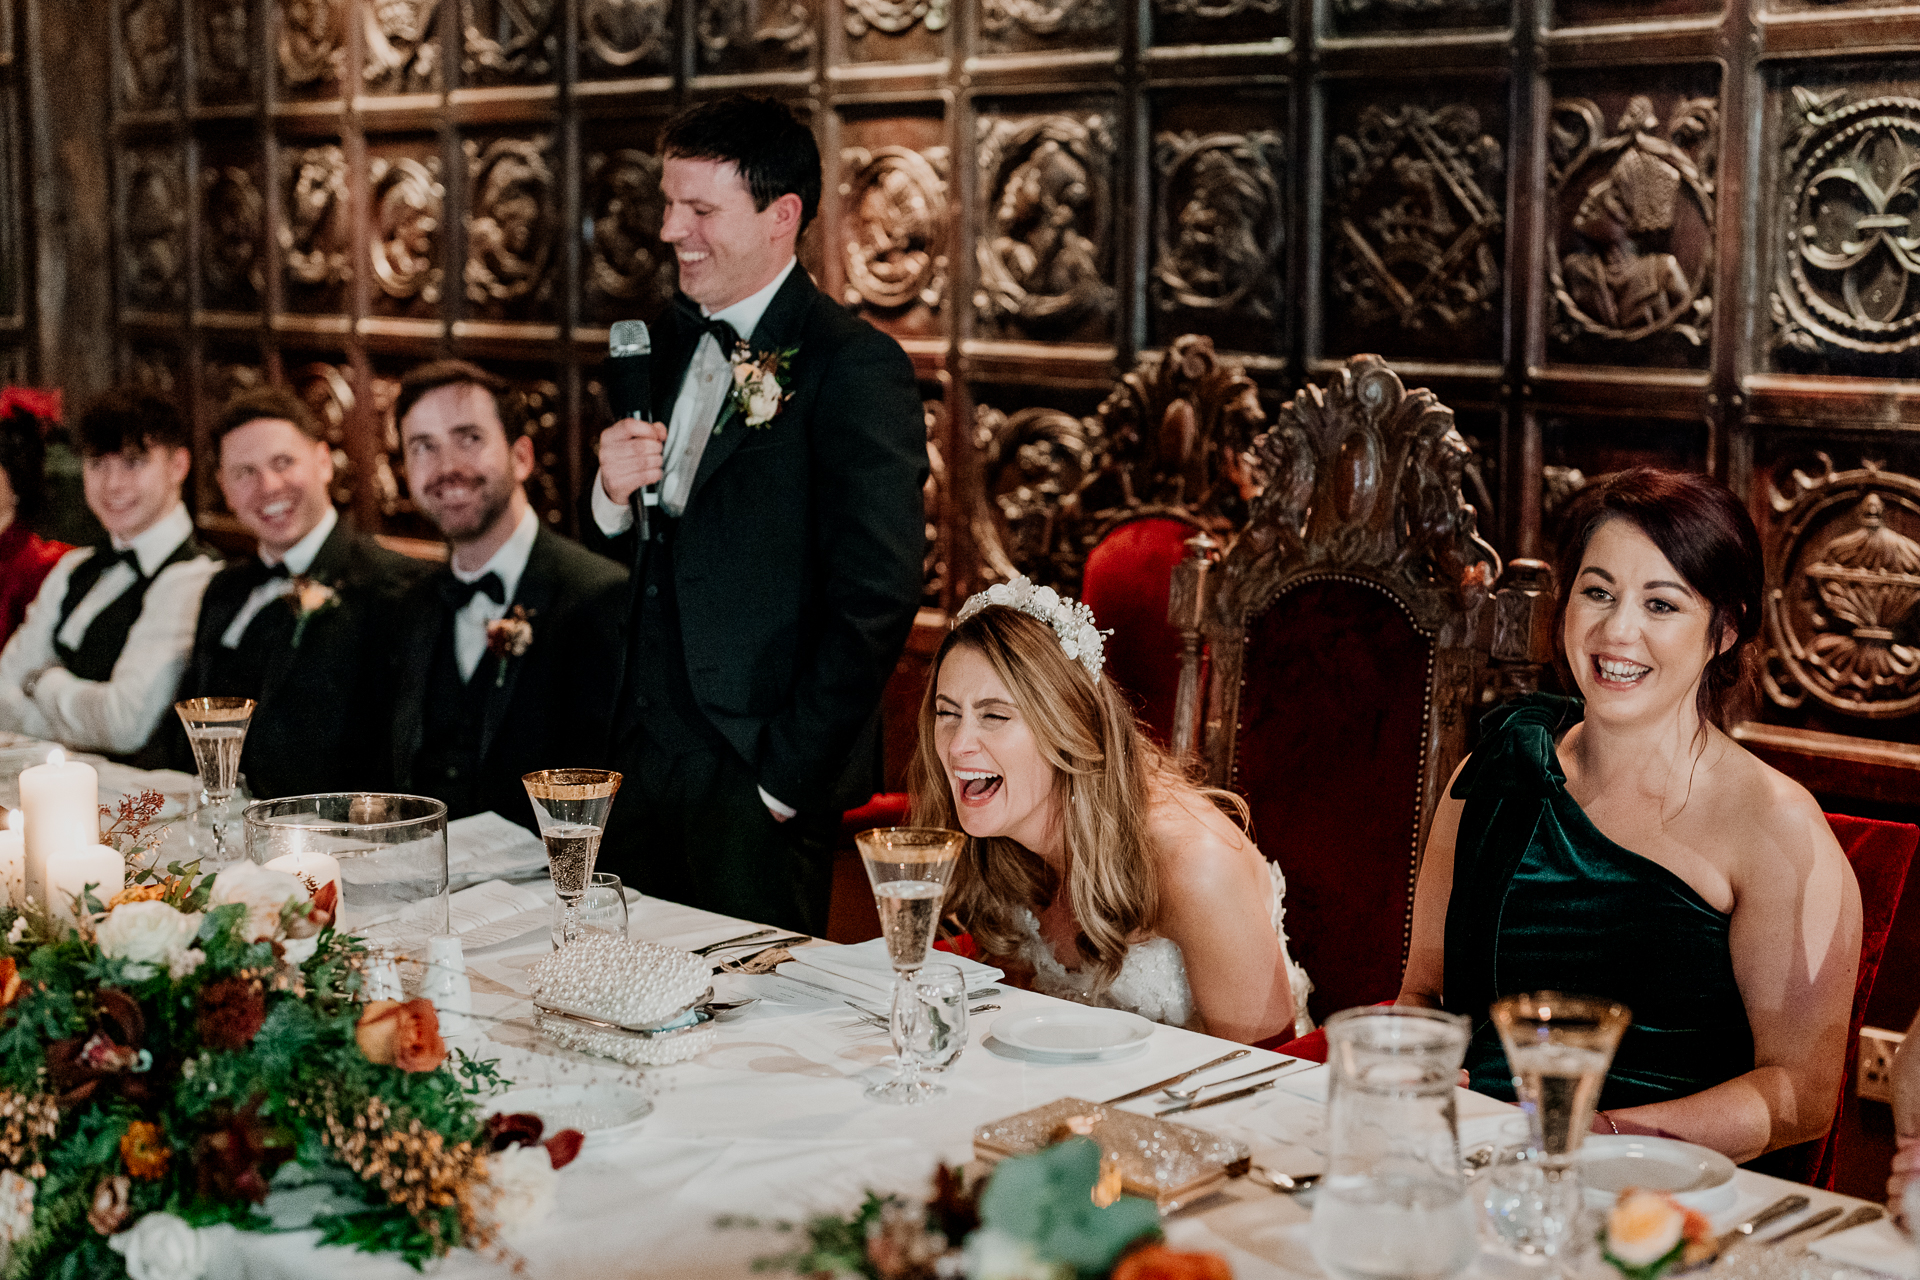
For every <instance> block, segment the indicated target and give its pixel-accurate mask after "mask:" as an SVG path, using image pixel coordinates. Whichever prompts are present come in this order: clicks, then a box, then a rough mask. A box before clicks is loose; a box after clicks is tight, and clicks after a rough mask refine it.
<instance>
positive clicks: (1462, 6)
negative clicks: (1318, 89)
mask: <svg viewBox="0 0 1920 1280" xmlns="http://www.w3.org/2000/svg"><path fill="white" fill-rule="evenodd" d="M1510 10H1511V4H1510V0H1329V4H1328V14H1329V16H1330V17H1331V18H1332V21H1333V29H1334V30H1335V31H1336V32H1338V33H1339V34H1341V35H1372V34H1376V33H1381V32H1388V31H1399V32H1406V33H1407V34H1409V35H1411V34H1413V33H1416V32H1420V31H1432V30H1435V29H1457V28H1470V27H1502V26H1505V25H1506V24H1507V22H1508V21H1509V13H1510Z"/></svg>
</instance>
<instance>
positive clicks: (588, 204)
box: [580, 120, 675, 324]
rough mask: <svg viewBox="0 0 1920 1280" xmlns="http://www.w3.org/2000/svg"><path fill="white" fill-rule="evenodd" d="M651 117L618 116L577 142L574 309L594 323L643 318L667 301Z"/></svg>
mask: <svg viewBox="0 0 1920 1280" xmlns="http://www.w3.org/2000/svg"><path fill="white" fill-rule="evenodd" d="M659 124H660V122H659V121H658V120H655V121H648V122H645V123H636V122H629V121H621V122H620V123H619V124H617V125H614V126H610V127H603V128H600V129H597V130H596V131H595V132H593V133H592V134H591V135H589V138H588V140H587V142H586V144H585V150H586V154H585V157H584V159H583V167H582V177H583V178H584V179H585V186H584V187H583V188H582V189H581V215H582V217H583V219H584V222H583V223H582V227H581V232H582V236H583V243H582V245H581V254H580V263H581V271H582V272H583V273H584V277H585V278H584V279H583V280H582V281H581V289H582V310H583V313H584V314H585V316H586V317H587V318H588V319H590V320H593V321H595V322H597V323H601V324H611V323H613V322H614V321H615V320H621V319H644V320H648V321H651V320H652V319H653V318H654V317H655V316H657V315H659V314H660V312H661V311H662V310H663V309H664V308H665V307H666V305H667V303H668V302H669V301H671V300H672V298H673V288H674V279H675V267H674V262H673V252H672V251H671V250H670V249H668V248H667V246H666V245H664V244H663V243H661V240H660V220H661V218H662V216H663V214H664V212H665V208H666V205H665V201H664V199H663V197H662V196H661V194H660V157H659V156H658V155H656V154H654V151H653V146H654V136H655V135H656V134H657V133H658V130H659Z"/></svg>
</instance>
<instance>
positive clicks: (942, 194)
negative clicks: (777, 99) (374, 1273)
mask: <svg viewBox="0 0 1920 1280" xmlns="http://www.w3.org/2000/svg"><path fill="white" fill-rule="evenodd" d="M840 165H841V172H842V173H844V174H846V175H847V177H846V181H844V182H842V183H841V184H840V191H841V195H842V197H843V198H844V200H845V202H846V228H845V231H844V240H843V250H844V255H845V259H846V272H847V288H846V295H845V297H844V299H843V301H845V302H846V304H847V305H848V306H850V307H860V306H865V307H871V308H873V309H874V310H877V311H883V312H884V311H896V312H897V311H900V310H902V309H904V308H907V307H912V306H914V305H916V304H918V305H924V306H926V307H928V308H929V309H931V310H934V311H938V310H939V309H940V308H941V306H942V305H943V304H944V303H945V301H946V293H947V254H946V245H947V149H946V148H945V147H929V148H928V149H927V150H925V151H915V150H913V149H911V148H909V147H880V148H878V149H876V150H874V151H868V150H867V149H866V148H864V147H849V148H847V149H846V150H844V151H842V152H841V153H840Z"/></svg>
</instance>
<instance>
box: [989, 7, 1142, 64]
mask: <svg viewBox="0 0 1920 1280" xmlns="http://www.w3.org/2000/svg"><path fill="white" fill-rule="evenodd" d="M976 12H977V13H978V14H979V15H980V30H979V33H978V35H977V37H976V39H977V40H978V41H979V45H980V47H981V48H982V49H985V50H991V51H994V52H1019V51H1026V50H1031V49H1082V48H1088V49H1091V48H1110V47H1113V46H1115V45H1118V44H1119V42H1120V23H1119V17H1120V6H1119V4H1118V2H1117V0H980V3H979V7H978V9H977V10H976Z"/></svg>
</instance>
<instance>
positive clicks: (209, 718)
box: [173, 698, 254, 865]
mask: <svg viewBox="0 0 1920 1280" xmlns="http://www.w3.org/2000/svg"><path fill="white" fill-rule="evenodd" d="M173 709H174V711H175V712H177V713H178V714H179V716H180V723H181V724H182V725H183V726H185V728H186V730H187V741H188V743H190V744H191V745H192V747H193V762H194V765H195V767H197V768H198V769H199V771H200V790H201V792H202V793H203V794H204V796H205V800H206V805H207V807H208V809H210V810H211V811H212V814H213V861H214V862H215V863H216V864H219V865H224V864H225V863H226V861H227V803H228V802H229V801H230V800H232V799H233V792H234V788H236V787H237V786H239V785H240V749H241V748H242V747H244V746H245V745H246V742H247V726H248V725H249V724H251V723H253V709H254V701H253V699H252V698H187V699H184V700H182V701H180V702H176V703H174V704H173Z"/></svg>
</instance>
